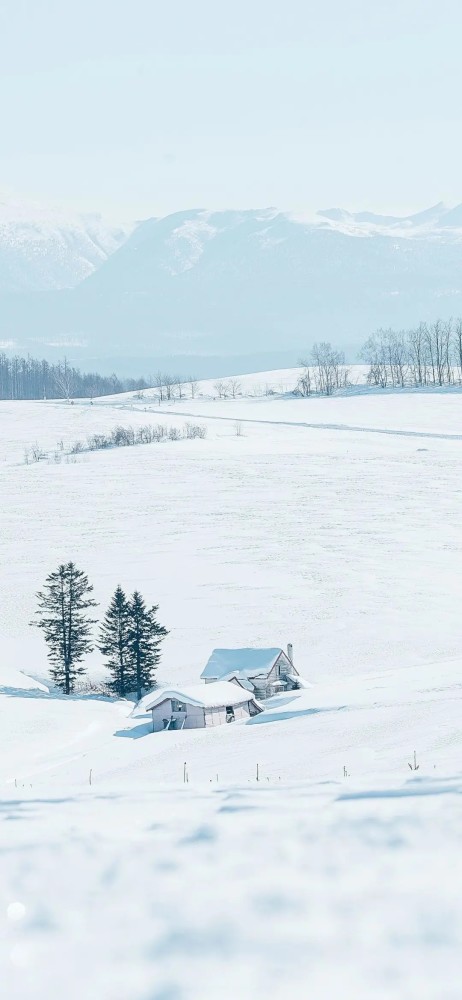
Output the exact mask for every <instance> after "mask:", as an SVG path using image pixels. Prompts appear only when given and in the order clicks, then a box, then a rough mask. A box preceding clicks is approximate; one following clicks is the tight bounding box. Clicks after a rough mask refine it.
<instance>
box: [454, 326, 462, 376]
mask: <svg viewBox="0 0 462 1000" xmlns="http://www.w3.org/2000/svg"><path fill="white" fill-rule="evenodd" d="M454 355H455V362H456V365H457V368H458V369H459V382H461V381H462V319H458V320H457V321H456V324H455V327H454Z"/></svg>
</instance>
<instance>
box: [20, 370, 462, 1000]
mask: <svg viewBox="0 0 462 1000" xmlns="http://www.w3.org/2000/svg"><path fill="white" fill-rule="evenodd" d="M293 374H294V373H291V372H286V373H284V372H274V373H271V372H268V373H261V374H260V376H258V375H254V376H249V377H248V379H247V380H245V379H242V382H243V385H244V386H245V385H247V386H248V387H249V388H250V391H252V387H253V386H255V385H257V384H258V385H259V386H260V387H262V388H263V389H264V387H265V386H266V385H274V387H275V389H276V390H277V387H278V386H281V387H282V390H284V387H285V385H286V384H287V383H288V382H289V381H290V379H291V378H292V377H293ZM210 388H211V387H210V385H209V386H207V385H205V384H203V385H201V386H200V387H199V391H200V392H201V393H202V396H197V397H196V398H195V399H193V400H192V399H188V400H183V401H181V402H179V401H178V400H176V401H175V402H174V403H172V404H171V405H170V406H169V405H167V404H163V405H162V406H160V405H159V402H158V400H157V399H156V398H155V397H154V394H151V393H149V392H147V393H145V394H144V397H143V398H142V399H136V398H134V397H133V395H125V396H124V397H122V398H120V399H116V398H114V399H101V400H96V401H94V403H93V404H90V402H85V403H84V402H81V403H79V402H78V401H77V402H75V404H74V405H73V406H70V405H68V404H66V403H65V402H46V401H42V402H37V403H15V404H13V403H0V441H1V448H0V492H1V498H2V524H1V532H0V626H1V631H2V638H1V657H0V822H2V838H3V839H2V848H3V850H2V851H1V852H0V929H1V933H0V967H1V970H2V971H1V981H2V986H3V989H4V991H5V995H6V996H7V997H10V996H12V997H13V996H14V997H15V998H17V1000H45V998H47V997H50V996H53V997H54V996H59V995H60V993H61V992H62V984H63V982H65V983H66V995H67V997H68V998H69V1000H78V998H80V997H82V996H85V997H89V998H90V997H91V998H92V1000H93V998H94V1000H100V998H101V997H104V998H105V1000H126V998H127V997H130V1000H216V998H217V997H219V998H220V1000H235V998H236V996H239V997H241V998H242V1000H268V998H269V997H271V1000H286V998H287V997H288V996H290V997H293V998H294V1000H305V998H306V997H307V996H314V997H316V1000H332V997H337V996H342V998H344V1000H442V998H444V1000H458V998H459V993H460V986H459V975H458V970H459V966H460V954H461V949H462V919H461V908H460V888H459V886H460V877H461V875H462V871H461V861H460V831H461V824H462V805H461V802H462V799H461V795H462V783H461V773H462V736H461V727H460V706H461V694H462V682H461V671H462V658H461V648H462V628H461V615H460V582H461V559H460V552H461V549H462V528H461V523H462V522H461V516H460V479H461V473H462V431H461V427H460V423H461V421H460V401H461V398H462V397H461V393H460V391H457V390H451V391H450V392H445V393H439V392H429V391H426V392H422V393H418V394H415V393H408V392H399V393H398V392H397V393H394V394H388V395H383V394H382V395H379V394H373V393H364V394H359V395H356V396H346V397H337V398H332V399H325V398H323V399H319V398H318V399H293V398H292V399H291V398H289V396H284V395H283V393H282V394H281V395H280V396H278V395H276V396H275V397H270V396H266V395H262V396H258V395H255V396H254V397H253V398H247V399H246V398H239V399H235V400H233V399H228V400H221V401H220V400H216V399H213V398H211V396H212V393H211V392H210ZM207 390H209V391H207ZM163 411H165V412H163ZM193 418H194V419H195V420H197V421H200V422H201V423H203V424H204V425H206V427H207V430H208V435H207V437H206V438H205V439H195V440H181V441H174V442H173V441H172V442H168V443H164V444H152V445H140V446H137V447H133V448H118V449H112V450H105V451H101V452H94V453H91V454H88V453H84V454H80V455H74V456H70V457H69V460H66V459H65V457H63V456H65V453H66V449H67V445H68V444H69V443H70V442H72V441H76V440H82V439H84V438H85V437H86V435H88V434H94V433H98V432H102V431H105V430H107V429H109V428H110V427H114V426H115V425H117V424H124V425H127V424H131V425H133V426H134V427H135V426H139V425H140V424H147V423H156V422H158V421H159V420H161V421H162V422H164V423H165V422H168V423H171V424H173V425H175V426H177V425H182V424H183V422H184V420H186V419H193ZM35 441H37V442H38V444H39V445H43V447H44V448H45V449H50V455H49V457H48V458H47V459H46V460H41V461H38V462H33V463H30V464H25V463H24V457H23V455H24V449H25V448H26V447H28V446H29V445H30V444H31V443H33V442H35ZM60 442H63V446H64V447H61V444H60ZM54 452H56V453H57V455H58V460H57V459H56V457H55V454H54ZM60 455H61V458H60V457H59V456H60ZM70 558H73V559H75V561H76V562H77V564H78V565H79V566H81V567H82V568H83V569H84V570H85V571H86V572H88V574H89V577H90V579H91V581H92V582H93V583H94V586H95V597H96V599H97V600H98V601H99V602H100V608H99V609H98V611H99V612H101V611H103V610H104V609H105V607H106V605H107V603H108V600H109V597H110V595H111V593H112V591H113V589H114V587H115V585H116V584H117V583H119V582H120V583H121V584H122V585H123V586H124V587H125V588H126V589H127V590H128V591H130V592H131V591H133V589H134V588H135V587H138V588H139V589H141V591H142V592H143V594H144V595H145V597H146V599H147V600H148V601H149V602H151V601H152V602H156V603H157V602H158V603H159V605H160V608H159V612H160V617H161V619H162V621H163V622H165V624H166V625H167V627H168V628H169V629H170V634H169V636H168V638H167V640H166V642H165V647H164V655H163V660H162V665H161V668H160V680H161V681H165V682H166V683H168V684H170V685H171V684H173V683H175V684H178V683H184V682H190V683H191V682H192V681H194V680H197V678H198V675H199V673H200V670H201V668H202V667H203V665H204V663H205V660H206V658H207V656H208V655H209V653H210V651H211V648H212V647H213V646H224V647H226V646H243V645H266V646H268V645H271V646H272V645H285V643H286V642H287V641H291V642H293V644H294V655H295V659H296V663H297V666H298V667H299V669H300V671H301V673H302V674H303V675H304V676H305V677H307V678H308V679H309V680H310V681H311V682H312V687H310V688H309V689H307V690H304V691H300V692H292V693H289V694H285V695H281V696H278V697H277V698H276V699H274V700H273V701H272V702H270V703H268V705H267V707H266V711H265V712H264V713H263V714H261V715H258V716H256V717H255V718H254V719H252V720H249V721H248V722H244V723H241V722H238V723H235V724H234V725H232V726H227V725H225V726H221V727H217V729H216V730H214V731H211V732H210V731H206V730H200V731H197V732H184V731H183V732H164V733H160V734H152V733H150V732H149V719H148V718H147V716H146V715H145V714H144V712H143V711H142V708H141V707H135V708H134V709H133V706H132V705H131V704H129V703H128V702H126V701H115V700H112V699H106V698H101V697H92V696H75V697H70V698H66V697H64V696H61V695H59V694H57V693H56V692H54V691H53V690H51V689H50V690H48V689H47V684H46V683H43V680H42V679H43V678H44V677H45V676H46V668H47V662H46V656H45V650H44V643H43V637H42V635H41V634H39V632H38V630H34V629H32V628H31V627H30V625H29V622H30V621H31V620H32V618H33V615H34V610H35V603H36V601H35V593H36V591H37V590H38V589H39V587H40V586H41V584H42V583H43V581H44V579H45V576H46V574H47V573H48V572H49V571H50V570H51V569H53V568H54V567H55V566H56V564H57V563H58V562H60V561H62V560H67V559H70ZM89 666H90V670H91V672H92V674H93V676H97V675H101V673H102V666H101V660H100V656H99V654H98V653H95V654H94V655H93V656H92V657H91V658H90V659H89ZM36 677H38V678H39V680H38V681H37V680H35V678H36ZM414 751H416V758H415V760H414ZM185 764H186V767H187V774H188V776H189V782H188V783H186V784H184V783H183V773H184V765H185ZM257 764H258V765H259V781H258V783H257V781H256V765H257ZM413 767H415V768H416V770H413ZM90 782H91V784H90Z"/></svg>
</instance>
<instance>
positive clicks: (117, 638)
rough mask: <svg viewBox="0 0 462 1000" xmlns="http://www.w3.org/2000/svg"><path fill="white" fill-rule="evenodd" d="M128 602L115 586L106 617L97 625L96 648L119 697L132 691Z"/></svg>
mask: <svg viewBox="0 0 462 1000" xmlns="http://www.w3.org/2000/svg"><path fill="white" fill-rule="evenodd" d="M129 625H130V605H129V603H128V601H127V598H126V596H125V594H124V592H123V590H122V587H120V586H118V587H117V589H116V591H115V593H114V596H113V598H112V601H111V603H110V605H109V608H108V610H107V612H106V616H105V619H104V621H103V623H102V625H101V626H100V637H99V642H98V649H99V651H100V652H101V653H102V654H103V656H105V657H106V667H107V669H108V670H109V671H110V673H111V674H112V680H111V682H110V687H111V688H112V690H113V691H115V692H116V694H118V695H120V697H121V698H125V695H126V694H127V692H128V691H133V689H134V686H135V683H134V674H133V669H132V664H131V657H130V649H129V646H130V637H129Z"/></svg>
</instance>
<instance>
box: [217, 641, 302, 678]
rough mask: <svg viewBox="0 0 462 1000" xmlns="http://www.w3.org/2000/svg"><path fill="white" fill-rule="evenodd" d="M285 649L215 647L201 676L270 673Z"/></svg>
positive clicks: (248, 675) (221, 676)
mask: <svg viewBox="0 0 462 1000" xmlns="http://www.w3.org/2000/svg"><path fill="white" fill-rule="evenodd" d="M281 653H283V654H284V656H285V655H286V654H285V653H284V650H283V649H276V648H271V649H214V650H213V653H212V655H211V657H210V659H209V661H208V663H207V664H206V666H205V667H204V669H203V671H202V673H201V677H202V678H203V679H204V680H205V679H206V678H209V677H212V678H217V679H218V680H219V679H222V678H224V677H232V676H234V677H237V678H239V676H242V677H258V675H259V674H263V675H264V674H269V672H270V670H271V668H272V667H273V666H274V664H275V662H276V660H277V658H278V656H280V655H281Z"/></svg>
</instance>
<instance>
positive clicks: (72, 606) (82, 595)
mask: <svg viewBox="0 0 462 1000" xmlns="http://www.w3.org/2000/svg"><path fill="white" fill-rule="evenodd" d="M92 591H93V587H92V586H91V585H90V584H89V582H88V577H87V576H86V575H85V573H82V571H81V570H79V569H77V567H76V566H75V564H74V563H73V562H69V563H66V565H61V566H59V567H58V569H57V570H56V571H55V572H54V573H50V575H49V576H48V577H47V579H46V583H45V586H44V589H43V590H41V591H39V592H38V594H37V598H38V603H39V608H38V611H37V615H40V616H41V617H40V619H39V621H38V622H32V623H31V624H34V625H36V626H37V627H38V628H41V629H43V632H44V635H45V642H46V643H47V644H48V659H49V660H50V663H51V668H50V673H51V676H52V678H53V680H54V682H55V684H57V686H58V687H60V688H61V690H62V691H64V693H65V694H71V692H72V691H73V690H74V685H75V681H76V679H77V677H79V676H80V675H81V674H84V673H85V668H84V667H82V666H81V665H80V664H81V662H82V660H83V658H84V656H85V654H86V653H91V651H92V649H93V646H92V642H91V637H90V632H91V626H92V625H94V624H95V622H94V619H92V618H89V617H88V615H87V614H86V611H87V609H88V608H94V607H96V601H94V600H93V598H92V597H90V594H91V593H92Z"/></svg>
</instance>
